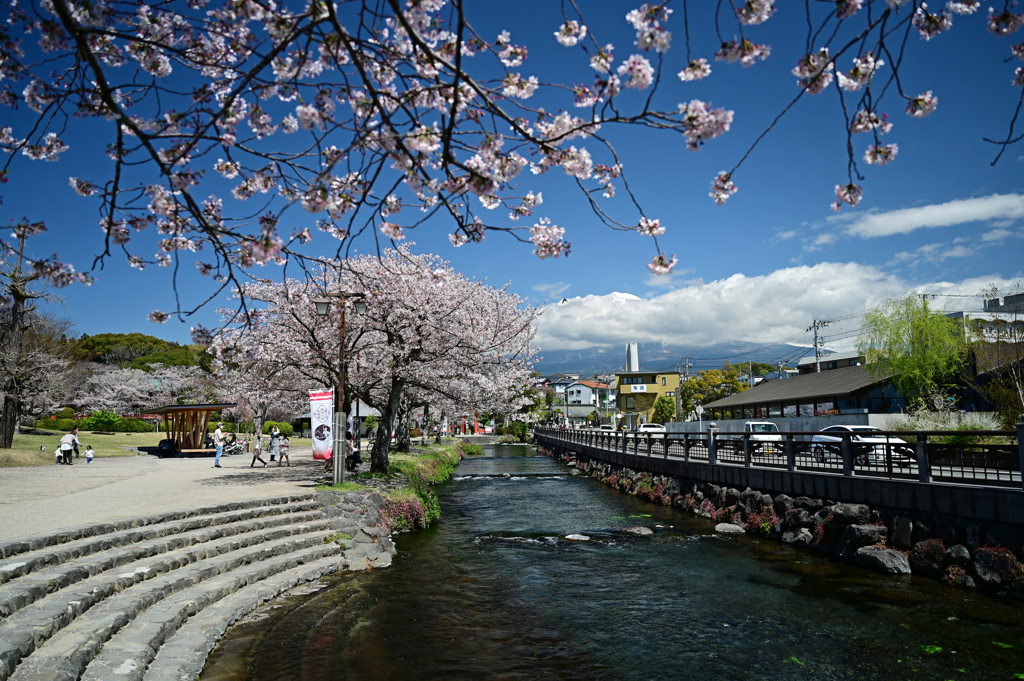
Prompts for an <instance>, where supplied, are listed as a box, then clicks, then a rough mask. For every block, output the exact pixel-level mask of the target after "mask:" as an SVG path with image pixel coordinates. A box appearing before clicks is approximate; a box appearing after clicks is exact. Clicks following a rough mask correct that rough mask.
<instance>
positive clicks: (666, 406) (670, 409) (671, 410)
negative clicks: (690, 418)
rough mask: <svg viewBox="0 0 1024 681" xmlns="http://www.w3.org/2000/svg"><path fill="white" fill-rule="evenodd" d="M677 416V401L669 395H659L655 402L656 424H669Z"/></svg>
mask: <svg viewBox="0 0 1024 681" xmlns="http://www.w3.org/2000/svg"><path fill="white" fill-rule="evenodd" d="M675 416H676V401H675V400H674V399H672V398H671V397H669V396H668V395H659V396H658V399H656V400H654V417H653V418H654V422H655V423H668V422H669V421H671V420H672V419H674V418H675Z"/></svg>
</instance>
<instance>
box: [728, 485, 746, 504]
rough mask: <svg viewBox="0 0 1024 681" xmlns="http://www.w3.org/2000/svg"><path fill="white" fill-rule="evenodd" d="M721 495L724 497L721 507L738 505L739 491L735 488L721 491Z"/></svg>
mask: <svg viewBox="0 0 1024 681" xmlns="http://www.w3.org/2000/svg"><path fill="white" fill-rule="evenodd" d="M748 489H749V488H748ZM722 494H723V495H725V499H723V500H722V506H735V505H736V504H738V503H740V491H739V490H738V489H736V488H735V487H729V488H728V489H725V490H722Z"/></svg>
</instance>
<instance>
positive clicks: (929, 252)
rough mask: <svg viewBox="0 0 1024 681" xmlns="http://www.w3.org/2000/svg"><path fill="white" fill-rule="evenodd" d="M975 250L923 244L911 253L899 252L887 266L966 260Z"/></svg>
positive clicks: (967, 247) (968, 247)
mask: <svg viewBox="0 0 1024 681" xmlns="http://www.w3.org/2000/svg"><path fill="white" fill-rule="evenodd" d="M958 241H959V239H957V240H954V242H953V243H957V242H958ZM976 250H977V249H975V248H972V247H970V246H953V247H948V246H947V245H946V244H925V245H924V246H921V247H920V248H917V249H915V250H913V251H901V252H900V253H897V254H896V255H895V256H893V259H892V260H891V261H890V262H889V263H888V264H890V265H892V264H896V263H901V262H908V261H910V262H912V263H913V264H917V261H919V260H927V261H928V262H933V263H938V262H942V261H943V260H945V259H947V258H966V257H967V256H970V255H974V253H975V252H976Z"/></svg>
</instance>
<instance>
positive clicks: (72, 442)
mask: <svg viewBox="0 0 1024 681" xmlns="http://www.w3.org/2000/svg"><path fill="white" fill-rule="evenodd" d="M80 444H81V442H79V441H78V428H72V429H71V432H70V433H68V434H67V435H65V436H64V437H62V438H61V439H60V453H61V455H62V456H63V457H64V464H65V465H67V466H74V465H75V464H74V463H73V462H72V461H71V455H72V453H74V451H75V447H77V446H78V445H80Z"/></svg>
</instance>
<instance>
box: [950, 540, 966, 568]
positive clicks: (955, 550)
mask: <svg viewBox="0 0 1024 681" xmlns="http://www.w3.org/2000/svg"><path fill="white" fill-rule="evenodd" d="M946 562H947V563H949V564H950V565H956V566H957V567H962V568H965V567H967V566H968V565H970V564H971V552H970V551H968V550H967V547H966V546H964V545H963V544H957V545H956V546H950V547H949V548H948V549H946Z"/></svg>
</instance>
